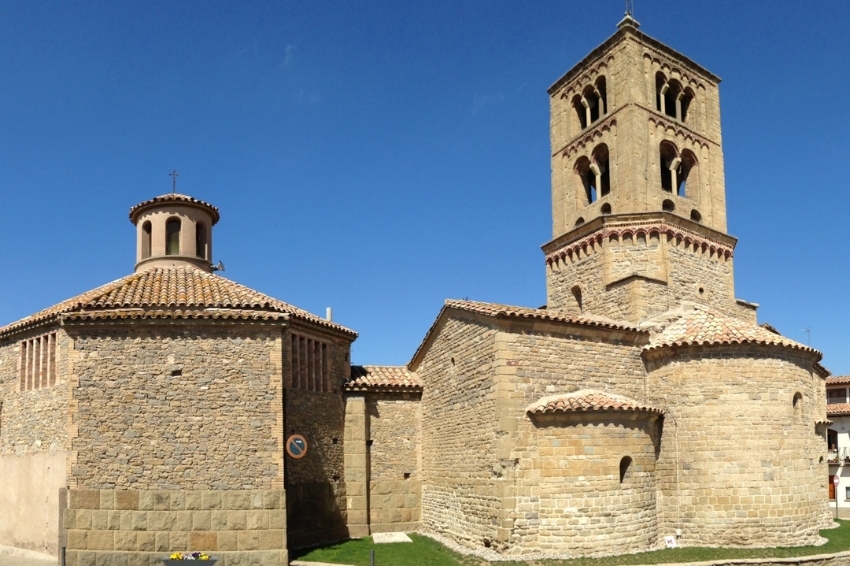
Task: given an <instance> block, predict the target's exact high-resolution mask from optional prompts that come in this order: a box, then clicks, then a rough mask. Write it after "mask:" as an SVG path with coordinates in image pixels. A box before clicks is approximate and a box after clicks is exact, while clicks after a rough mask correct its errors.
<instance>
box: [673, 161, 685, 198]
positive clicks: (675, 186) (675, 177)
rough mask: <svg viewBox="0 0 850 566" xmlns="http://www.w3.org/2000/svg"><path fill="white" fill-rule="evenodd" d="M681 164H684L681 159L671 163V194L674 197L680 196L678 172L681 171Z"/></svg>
mask: <svg viewBox="0 0 850 566" xmlns="http://www.w3.org/2000/svg"><path fill="white" fill-rule="evenodd" d="M680 163H682V158H681V157H676V158H675V159H673V160H672V161H671V162H670V182H671V185H670V186H671V188H672V190H671V191H670V192H672V193H673V194H674V195H677V194H679V179H678V171H677V170H678V169H679V164H680Z"/></svg>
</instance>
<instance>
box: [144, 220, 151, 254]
mask: <svg viewBox="0 0 850 566" xmlns="http://www.w3.org/2000/svg"><path fill="white" fill-rule="evenodd" d="M150 256H151V223H150V221H146V222H145V223H144V224H142V259H147V258H149V257H150Z"/></svg>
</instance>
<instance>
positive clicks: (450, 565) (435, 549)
mask: <svg viewBox="0 0 850 566" xmlns="http://www.w3.org/2000/svg"><path fill="white" fill-rule="evenodd" d="M837 522H838V524H839V527H838V528H837V529H829V530H825V531H821V535H822V536H824V537H825V538H827V539H829V542H828V543H826V544H824V545H822V546H796V547H779V548H752V549H748V548H747V549H745V548H675V549H664V550H654V551H652V552H641V553H640V554H626V555H623V556H613V557H610V556H609V557H607V558H575V559H572V560H541V561H531V562H498V563H494V564H497V565H499V566H523V565H524V566H625V565H629V564H665V563H669V562H699V561H703V560H723V559H734V558H792V557H795V556H808V555H812V554H832V553H835V552H841V551H844V550H850V521H842V520H838V521H837ZM410 538H412V539H413V543H412V544H411V543H398V544H378V545H376V544H374V543H373V542H372V538H371V537H367V538H363V539H358V540H350V541H346V542H342V543H339V544H334V545H331V546H326V547H322V548H316V549H313V550H309V551H304V552H303V553H302V554H300V555H299V554H298V553H297V552H296V553H293V554H294V557H297V558H300V559H302V560H312V561H315V562H330V563H335V564H352V565H353V566H369V551H370V550H375V566H481V565H484V564H487V562H485V561H483V560H481V559H479V558H475V557H472V556H462V555H460V554H457V553H456V552H452V551H451V550H449V549H448V548H446V547H445V546H443V545H441V544H440V543H438V542H436V541H434V540H431V539H429V538H428V537H424V536H420V535H417V534H411V535H410Z"/></svg>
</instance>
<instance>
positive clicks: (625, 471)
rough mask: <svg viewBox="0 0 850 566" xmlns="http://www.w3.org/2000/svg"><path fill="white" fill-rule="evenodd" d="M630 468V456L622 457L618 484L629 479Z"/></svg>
mask: <svg viewBox="0 0 850 566" xmlns="http://www.w3.org/2000/svg"><path fill="white" fill-rule="evenodd" d="M631 466H632V458H631V456H623V459H622V460H620V483H623V482H624V481H626V480H627V479H628V478H629V468H631Z"/></svg>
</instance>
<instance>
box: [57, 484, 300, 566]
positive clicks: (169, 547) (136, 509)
mask: <svg viewBox="0 0 850 566" xmlns="http://www.w3.org/2000/svg"><path fill="white" fill-rule="evenodd" d="M69 495H70V497H69V508H68V510H67V511H66V514H65V527H66V528H67V529H68V531H67V532H68V550H67V554H66V564H67V566H96V565H99V564H110V565H115V566H159V565H161V564H162V561H161V559H162V558H163V557H167V556H168V555H169V554H171V553H172V552H178V551H179V552H184V553H185V552H187V551H190V552H192V551H202V552H206V553H208V554H210V555H211V556H213V557H216V558H218V559H219V562H218V564H221V565H222V566H249V565H250V566H286V564H288V563H289V562H288V553H287V551H286V509H285V501H286V498H285V497H284V494H283V490H281V489H270V490H112V489H108V490H71V492H70V494H69Z"/></svg>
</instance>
